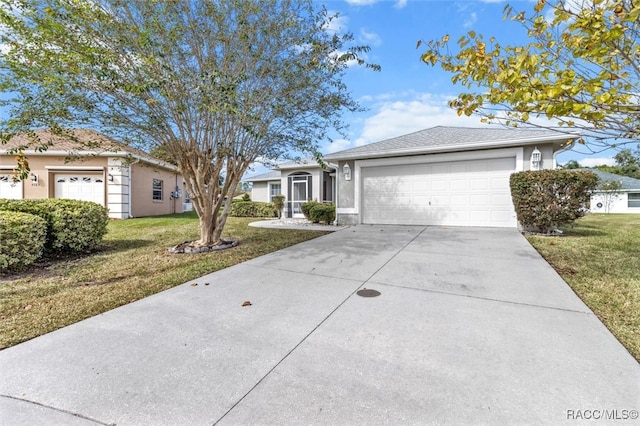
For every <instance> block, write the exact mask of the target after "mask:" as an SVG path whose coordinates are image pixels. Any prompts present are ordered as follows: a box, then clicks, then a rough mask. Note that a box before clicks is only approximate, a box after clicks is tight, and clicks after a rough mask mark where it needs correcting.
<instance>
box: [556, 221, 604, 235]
mask: <svg viewBox="0 0 640 426" xmlns="http://www.w3.org/2000/svg"><path fill="white" fill-rule="evenodd" d="M562 231H563V232H564V234H562V236H564V237H602V236H605V235H607V234H608V233H607V232H605V231H603V230H602V228H600V227H599V226H596V225H585V224H578V225H569V226H565V227H563V228H562Z"/></svg>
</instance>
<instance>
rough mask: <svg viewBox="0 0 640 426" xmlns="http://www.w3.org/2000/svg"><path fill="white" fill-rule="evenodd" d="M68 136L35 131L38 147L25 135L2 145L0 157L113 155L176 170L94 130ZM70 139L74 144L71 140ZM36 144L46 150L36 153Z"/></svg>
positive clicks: (44, 130) (41, 130)
mask: <svg viewBox="0 0 640 426" xmlns="http://www.w3.org/2000/svg"><path fill="white" fill-rule="evenodd" d="M69 132H70V133H71V134H72V137H71V138H66V137H61V136H58V135H54V134H52V133H51V132H50V131H49V130H47V129H40V130H36V131H35V132H34V133H35V135H36V137H37V138H38V139H39V143H38V142H37V141H36V142H34V141H33V140H31V139H30V138H29V137H27V135H25V134H18V135H15V136H13V137H12V138H11V139H9V141H8V142H7V143H6V144H0V154H3V153H6V152H7V151H9V150H10V149H15V148H21V149H23V150H24V152H25V153H27V154H28V155H29V156H34V155H52V154H63V155H68V154H75V153H91V154H96V155H109V154H113V155H116V156H126V155H132V156H133V157H135V158H139V159H141V160H144V161H148V162H151V163H153V164H157V165H159V166H161V167H165V168H168V169H171V170H176V169H177V168H176V167H175V166H173V165H171V164H169V163H167V162H165V161H162V160H160V159H158V158H156V157H154V156H152V155H149V154H147V153H146V152H144V151H142V150H139V149H136V148H133V147H131V146H129V145H126V144H124V143H122V142H118V141H116V140H114V139H111V138H109V137H108V136H106V135H103V134H102V133H100V132H97V131H95V130H91V129H73V130H70V131H69ZM73 138H74V139H75V140H73ZM40 144H48V147H47V150H46V151H44V152H40V151H38V146H39V145H40Z"/></svg>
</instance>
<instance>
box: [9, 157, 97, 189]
mask: <svg viewBox="0 0 640 426" xmlns="http://www.w3.org/2000/svg"><path fill="white" fill-rule="evenodd" d="M28 161H29V168H30V169H31V173H32V174H35V175H37V176H38V184H37V185H36V184H33V183H32V181H31V179H27V180H25V181H23V182H21V183H20V184H21V185H22V190H23V192H22V196H23V198H25V199H33V198H53V197H54V195H55V194H54V189H55V183H54V181H53V175H54V173H56V172H61V171H70V170H69V168H70V167H73V168H75V170H79V169H80V168H83V167H86V168H88V169H91V173H100V174H102V175H103V176H104V175H106V172H105V170H106V167H107V159H106V158H105V157H87V158H86V159H84V160H78V161H73V162H67V161H65V157H63V156H59V157H56V156H35V155H32V156H29V157H28ZM16 165H17V163H16V160H15V157H14V156H10V155H0V169H2V170H3V171H7V170H9V169H11V168H14V167H16ZM97 168H99V169H100V170H93V169H97Z"/></svg>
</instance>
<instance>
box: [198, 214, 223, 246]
mask: <svg viewBox="0 0 640 426" xmlns="http://www.w3.org/2000/svg"><path fill="white" fill-rule="evenodd" d="M207 210H208V211H203V212H202V214H198V216H199V218H200V239H199V240H198V241H196V243H195V244H196V245H198V246H214V245H216V244H219V243H220V235H221V234H222V229H220V227H219V226H218V220H217V218H215V217H214V215H213V212H212V211H211V210H209V209H207Z"/></svg>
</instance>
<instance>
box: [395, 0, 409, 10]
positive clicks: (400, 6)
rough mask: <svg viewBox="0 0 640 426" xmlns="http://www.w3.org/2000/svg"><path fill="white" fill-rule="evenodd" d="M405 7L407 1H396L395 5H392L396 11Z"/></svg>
mask: <svg viewBox="0 0 640 426" xmlns="http://www.w3.org/2000/svg"><path fill="white" fill-rule="evenodd" d="M406 5H407V0H397V1H396V4H394V5H393V7H395V8H396V9H402V8H403V7H405V6H406Z"/></svg>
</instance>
